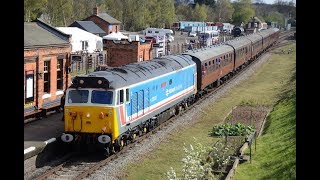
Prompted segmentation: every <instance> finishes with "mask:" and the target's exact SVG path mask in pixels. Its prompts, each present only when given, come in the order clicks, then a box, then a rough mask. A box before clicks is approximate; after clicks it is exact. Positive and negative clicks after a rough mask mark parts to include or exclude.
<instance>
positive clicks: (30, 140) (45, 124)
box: [24, 112, 63, 160]
mask: <svg viewBox="0 0 320 180" xmlns="http://www.w3.org/2000/svg"><path fill="white" fill-rule="evenodd" d="M62 115H63V113H62V112H60V113H57V112H55V113H52V114H50V115H48V116H47V117H46V118H42V119H39V120H36V121H32V122H29V123H26V124H25V125H24V159H25V160H26V159H28V158H30V157H33V156H35V155H38V154H39V153H40V152H42V150H43V149H44V148H46V146H48V145H49V144H54V143H56V142H57V141H59V140H60V139H59V138H60V136H61V134H62V133H63V121H62V120H61V119H62Z"/></svg>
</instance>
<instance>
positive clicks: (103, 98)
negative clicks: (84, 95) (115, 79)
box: [91, 90, 113, 104]
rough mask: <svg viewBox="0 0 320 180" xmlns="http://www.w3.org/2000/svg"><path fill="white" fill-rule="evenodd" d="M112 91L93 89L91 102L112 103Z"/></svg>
mask: <svg viewBox="0 0 320 180" xmlns="http://www.w3.org/2000/svg"><path fill="white" fill-rule="evenodd" d="M112 101H113V92H112V91H98V90H93V91H92V94H91V102H92V103H96V104H112Z"/></svg>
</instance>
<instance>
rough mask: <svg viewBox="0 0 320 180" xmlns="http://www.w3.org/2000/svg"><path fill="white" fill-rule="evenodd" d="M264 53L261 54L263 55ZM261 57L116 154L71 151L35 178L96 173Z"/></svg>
mask: <svg viewBox="0 0 320 180" xmlns="http://www.w3.org/2000/svg"><path fill="white" fill-rule="evenodd" d="M293 33H294V32H285V33H282V34H281V35H280V37H279V40H278V41H277V43H276V44H275V45H274V46H272V47H271V48H269V49H268V50H267V51H266V52H268V51H270V50H272V49H274V48H276V47H280V46H284V45H286V44H287V43H280V42H282V41H283V40H285V39H286V38H287V37H288V36H292V35H293ZM263 54H264V53H262V54H261V55H260V57H262V55H263ZM258 60H259V59H257V60H255V61H253V62H252V63H251V64H250V65H249V66H246V67H245V68H243V69H242V70H241V71H240V72H238V73H237V74H236V75H235V76H233V77H231V78H230V79H229V80H228V81H226V82H225V83H223V84H221V85H220V86H219V87H216V88H213V89H211V91H210V92H208V93H207V94H206V95H205V96H203V97H202V98H201V99H199V100H198V101H197V102H195V103H194V104H191V105H189V106H188V107H186V108H185V109H182V111H181V112H180V113H179V114H178V115H176V116H174V117H172V118H170V119H169V120H167V121H165V122H164V123H162V124H160V125H159V126H157V127H155V129H153V130H152V131H150V132H148V133H146V134H144V135H141V136H138V137H137V138H135V139H134V140H133V141H131V142H128V144H127V145H126V146H124V147H123V148H122V149H121V150H120V151H119V152H117V153H116V154H113V155H111V156H109V157H108V158H104V157H101V156H100V157H99V156H86V157H84V156H81V154H78V153H70V154H69V155H68V156H67V157H66V160H65V162H64V163H62V164H60V165H58V166H56V167H54V168H52V169H50V170H48V171H47V172H45V173H44V174H42V175H40V176H38V177H37V178H34V179H84V178H86V177H88V176H89V175H90V174H92V173H94V172H95V171H96V170H98V169H100V168H101V167H103V166H105V165H106V164H108V163H109V162H111V161H113V160H115V159H117V158H118V157H121V155H122V154H124V153H126V152H127V151H129V150H130V149H132V147H133V146H135V145H137V144H139V143H141V142H142V141H143V140H144V139H147V138H148V137H150V136H151V135H152V134H154V133H156V132H157V131H159V130H161V129H162V128H164V127H165V126H167V125H168V124H170V123H171V122H173V121H175V119H177V118H179V117H180V116H182V115H183V114H184V112H185V111H186V110H188V109H193V108H197V105H199V104H201V103H202V102H203V101H204V100H206V99H207V98H209V97H211V96H212V95H214V94H215V93H216V92H218V91H219V90H220V89H221V88H223V87H224V86H225V85H227V84H228V83H229V82H230V80H232V79H234V78H236V77H237V76H241V75H242V74H243V73H245V69H246V68H248V67H250V66H251V65H252V64H254V63H256V62H258Z"/></svg>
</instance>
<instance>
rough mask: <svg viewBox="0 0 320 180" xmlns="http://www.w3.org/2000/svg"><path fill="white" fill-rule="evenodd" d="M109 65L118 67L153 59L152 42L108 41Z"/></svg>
mask: <svg viewBox="0 0 320 180" xmlns="http://www.w3.org/2000/svg"><path fill="white" fill-rule="evenodd" d="M105 42H106V48H107V65H108V66H111V67H118V66H122V65H125V64H129V63H135V62H140V61H147V60H150V59H151V57H152V49H151V41H145V42H143V43H141V42H140V41H132V42H129V41H128V40H126V39H124V40H121V41H114V40H106V41H105Z"/></svg>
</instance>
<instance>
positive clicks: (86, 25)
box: [69, 21, 106, 35]
mask: <svg viewBox="0 0 320 180" xmlns="http://www.w3.org/2000/svg"><path fill="white" fill-rule="evenodd" d="M69 27H78V28H80V29H83V30H85V31H88V32H90V33H92V34H103V35H106V32H104V31H103V30H102V29H101V28H100V27H99V26H97V25H96V24H95V23H94V22H92V21H75V22H73V23H72V24H70V25H69Z"/></svg>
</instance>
